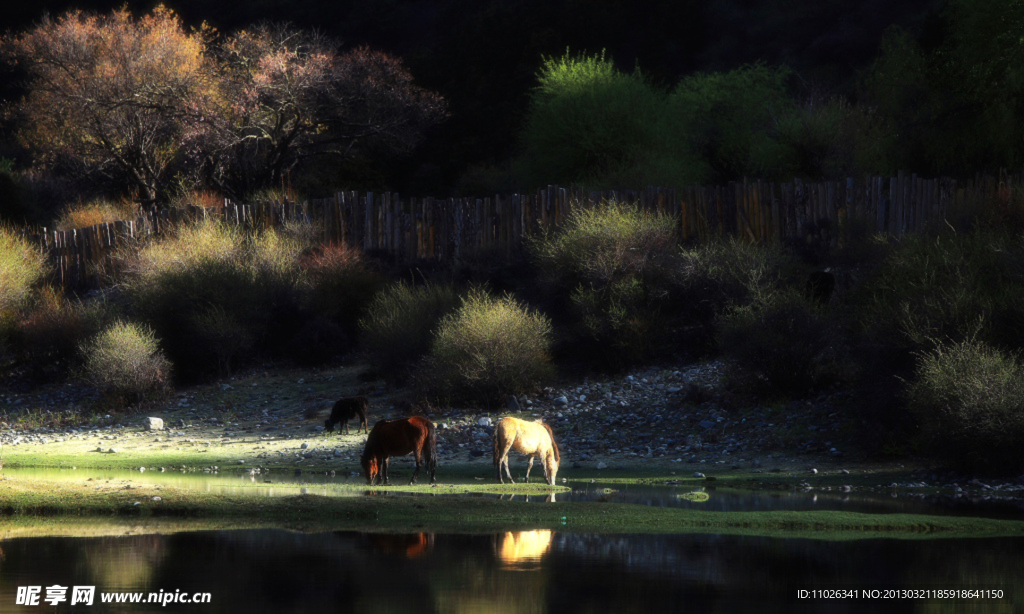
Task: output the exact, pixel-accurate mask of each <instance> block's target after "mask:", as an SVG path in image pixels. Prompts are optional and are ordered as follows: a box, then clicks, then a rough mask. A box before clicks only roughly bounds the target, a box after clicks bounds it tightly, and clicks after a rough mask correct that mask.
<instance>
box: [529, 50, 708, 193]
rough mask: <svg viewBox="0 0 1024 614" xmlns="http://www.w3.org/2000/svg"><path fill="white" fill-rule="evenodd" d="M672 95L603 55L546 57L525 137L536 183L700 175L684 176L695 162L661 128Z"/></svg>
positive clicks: (661, 180)
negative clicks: (677, 154)
mask: <svg viewBox="0 0 1024 614" xmlns="http://www.w3.org/2000/svg"><path fill="white" fill-rule="evenodd" d="M665 98H666V95H665V93H664V92H661V91H659V90H658V89H656V88H655V87H654V86H652V85H651V84H650V83H648V82H647V80H646V79H644V77H643V76H642V75H641V74H640V72H639V71H635V72H633V73H630V74H626V73H622V72H619V71H618V70H616V68H615V66H614V65H613V64H612V62H611V60H610V59H607V58H605V56H604V54H601V55H598V56H594V57H587V56H578V57H574V56H571V55H569V54H568V53H567V54H566V55H565V56H563V57H560V58H548V59H546V60H545V61H544V64H543V66H542V67H541V70H540V74H539V83H538V85H537V87H536V88H535V89H534V90H533V92H532V93H531V97H530V103H531V104H530V110H529V113H528V115H527V120H526V128H525V131H524V137H523V141H524V149H525V150H526V153H525V155H524V156H523V160H524V165H525V166H526V167H527V173H528V175H529V176H530V178H531V179H532V180H533V182H534V185H536V184H538V183H540V184H543V183H551V182H557V183H566V184H567V183H587V184H589V185H595V186H610V187H614V186H621V185H630V186H635V185H645V184H648V183H657V184H659V185H665V184H668V183H673V184H674V183H682V182H686V181H693V180H696V179H697V177H694V176H688V175H685V172H686V171H687V169H689V168H691V167H692V165H691V164H687V163H685V162H684V161H682V160H676V159H671V157H672V154H673V153H674V151H673V149H672V147H671V142H670V141H669V140H668V139H666V138H665V132H664V130H663V129H662V126H661V122H662V118H663V116H664V110H665V109H664V106H665ZM680 174H682V176H681V177H679V178H678V179H677V180H676V179H675V178H674V177H675V176H677V175H680Z"/></svg>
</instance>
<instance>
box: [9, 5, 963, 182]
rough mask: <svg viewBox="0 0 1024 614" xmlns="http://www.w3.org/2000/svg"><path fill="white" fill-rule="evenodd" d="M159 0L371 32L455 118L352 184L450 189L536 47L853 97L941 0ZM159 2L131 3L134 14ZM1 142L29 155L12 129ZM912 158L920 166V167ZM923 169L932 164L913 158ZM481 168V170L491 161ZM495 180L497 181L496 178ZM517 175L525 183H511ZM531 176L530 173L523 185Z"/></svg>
mask: <svg viewBox="0 0 1024 614" xmlns="http://www.w3.org/2000/svg"><path fill="white" fill-rule="evenodd" d="M165 4H166V5H167V6H168V7H170V8H172V9H173V10H175V11H176V12H178V13H179V14H180V15H181V16H182V17H183V18H184V20H185V22H186V24H187V25H190V26H198V25H199V24H201V23H202V22H203V21H206V22H208V23H209V24H211V25H212V26H214V27H216V28H217V29H218V30H220V31H223V32H231V31H234V30H237V29H240V28H243V27H248V26H251V25H252V24H254V23H259V22H261V21H272V22H290V23H292V24H294V25H295V26H297V27H299V28H303V29H316V30H319V31H320V32H322V33H324V34H326V35H329V36H331V37H334V38H336V39H338V40H340V41H341V42H342V44H343V45H344V47H346V48H354V47H357V46H360V45H369V46H370V47H372V48H373V49H377V50H381V51H385V52H387V53H389V54H392V55H395V56H398V57H400V58H401V59H402V60H403V61H404V62H405V65H406V66H407V67H408V68H409V70H410V72H411V73H412V74H413V76H414V78H415V79H416V82H417V83H418V84H419V85H421V86H423V87H425V88H427V89H430V90H433V91H436V92H438V93H440V94H441V95H442V96H444V98H445V99H447V101H448V104H449V111H450V117H449V118H448V119H447V120H446V121H445V122H443V123H442V124H441V125H439V126H436V127H435V128H433V129H432V132H431V133H430V134H428V135H427V139H426V140H425V142H424V143H423V145H422V146H421V147H419V148H418V149H417V151H416V152H414V153H413V154H412V155H409V156H405V157H403V158H401V159H397V160H389V161H388V164H386V165H369V166H368V167H364V168H362V169H360V170H359V171H358V172H355V173H354V178H353V179H351V181H353V182H358V183H359V185H352V186H338V187H358V188H362V189H367V188H377V189H382V188H388V189H394V190H399V191H402V192H405V193H416V194H435V195H446V194H452V193H457V192H459V191H460V190H461V191H466V190H469V191H476V190H478V189H483V188H488V187H501V186H500V185H498V186H489V185H486V184H487V183H488V182H487V181H486V180H485V181H483V184H484V185H481V181H472V180H470V181H468V182H467V181H465V178H466V177H467V171H469V174H470V176H478V175H479V173H474V169H481V168H483V169H487V168H489V167H501V165H503V164H505V163H507V162H508V161H509V160H511V159H513V158H514V157H515V156H516V155H517V154H518V153H520V144H521V138H520V131H521V130H522V128H523V124H524V119H525V115H526V113H527V111H528V108H529V104H530V93H531V89H532V88H533V87H534V86H535V85H536V82H537V73H538V70H539V69H540V67H541V62H542V58H544V57H554V56H561V55H563V54H565V53H566V51H567V50H571V52H572V53H574V54H576V53H580V54H588V55H590V54H597V53H600V52H601V51H602V50H605V53H606V57H607V58H608V59H609V60H611V61H612V62H613V63H614V65H615V66H616V67H617V68H618V69H619V70H621V71H623V72H631V71H633V69H634V68H636V67H639V68H640V69H641V70H642V72H643V75H644V77H645V79H647V80H648V81H649V82H650V83H651V84H652V85H655V86H657V87H663V88H669V87H671V86H672V85H673V84H675V83H677V82H679V81H680V79H682V78H684V77H686V76H687V75H690V74H693V73H696V72H715V71H728V70H731V69H734V68H736V67H738V66H742V65H746V64H751V63H755V62H762V63H764V64H766V65H768V66H778V65H786V66H788V67H790V68H791V69H792V70H793V76H792V78H791V83H789V87H790V89H791V90H792V91H793V94H794V95H796V96H804V97H808V96H818V97H822V96H846V97H851V98H853V97H856V95H857V83H858V76H859V75H860V74H861V72H862V71H863V70H864V69H865V68H866V67H868V66H870V65H871V63H872V62H873V60H874V59H875V58H876V57H877V56H878V53H879V46H880V43H881V41H882V40H883V37H884V35H885V33H886V31H887V29H889V28H890V27H891V26H893V25H896V26H898V27H899V28H901V29H903V30H905V31H907V32H910V33H911V36H912V37H913V38H914V39H915V40H921V41H924V43H923V44H925V45H931V46H935V45H936V44H938V42H940V41H941V39H942V37H943V35H942V33H941V30H942V19H941V18H940V17H941V14H942V8H943V3H941V2H938V1H936V0H931V1H891V0H886V1H883V0H869V1H866V2H848V1H840V0H825V1H821V2H794V1H792V0H772V1H767V2H749V1H736V0H712V1H704V0H700V1H698V0H663V1H652V2H625V1H616V0H586V1H584V0H379V1H374V2H363V1H358V2H357V1H351V0H340V1H337V2H320V1H315V0H292V1H289V2H274V1H268V0H262V1H260V0H257V1H253V2H245V3H241V2H206V1H203V0H171V1H169V2H165ZM122 5H123V4H122V2H120V0H117V1H114V2H111V1H86V0H78V1H75V2H68V1H64V0H43V1H40V2H31V3H3V6H2V7H0V23H2V24H3V27H4V29H6V30H8V31H19V30H24V29H26V28H28V27H31V26H32V25H33V24H35V23H36V22H38V20H39V19H40V18H41V17H42V15H43V14H44V13H46V12H48V13H50V14H51V15H55V16H56V15H58V14H60V13H62V12H64V11H65V10H68V9H70V8H80V9H84V10H90V11H96V12H108V11H110V10H111V9H114V8H118V7H120V6H122ZM155 5H156V3H154V2H128V3H127V7H128V8H129V9H130V10H132V11H133V12H134V13H136V14H140V13H143V12H145V11H148V10H150V9H152V8H153V7H154V6H155ZM0 83H2V91H0V93H2V95H3V98H5V99H12V98H17V96H18V95H19V93H20V92H19V87H18V84H19V78H18V75H17V74H16V73H13V72H6V73H5V74H3V76H2V81H0ZM2 138H3V145H2V146H0V155H2V156H4V157H7V158H9V159H15V160H17V161H18V163H19V164H20V165H25V164H28V163H29V162H30V160H29V159H28V153H27V152H24V151H20V150H19V149H18V147H17V146H16V144H15V143H14V140H13V138H12V137H11V130H9V129H8V130H6V131H5V132H4V134H3V137H2ZM915 170H916V169H915ZM920 170H926V169H920ZM485 175H486V173H485ZM497 183H499V184H500V183H501V182H500V181H499V182H497ZM516 187H519V186H516ZM522 187H525V186H522Z"/></svg>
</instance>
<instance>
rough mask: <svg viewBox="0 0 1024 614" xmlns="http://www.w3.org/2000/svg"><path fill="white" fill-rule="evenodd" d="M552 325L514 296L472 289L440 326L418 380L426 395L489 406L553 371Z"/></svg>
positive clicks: (528, 386)
mask: <svg viewBox="0 0 1024 614" xmlns="http://www.w3.org/2000/svg"><path fill="white" fill-rule="evenodd" d="M550 336H551V323H550V322H549V321H548V319H547V318H546V317H544V316H543V315H541V314H538V313H536V312H532V311H530V310H529V309H527V308H526V307H525V306H523V305H522V304H520V303H519V302H518V301H516V300H515V299H514V298H512V297H510V296H504V297H501V298H494V297H491V296H488V295H487V294H486V293H484V292H483V291H481V290H474V291H472V292H470V293H469V294H468V295H467V296H466V297H465V298H464V299H463V300H462V305H461V306H460V307H459V309H458V310H457V311H456V312H454V313H452V314H449V315H448V316H446V317H445V318H444V319H443V320H442V321H441V324H440V326H439V327H438V330H437V333H436V335H435V337H434V344H433V347H432V348H431V351H430V354H429V355H428V356H427V357H426V358H425V359H424V362H423V364H422V366H421V368H420V370H419V372H418V376H417V379H418V381H419V383H420V385H421V387H423V388H424V389H425V390H426V391H427V392H428V393H430V394H432V395H434V396H436V397H440V398H444V399H448V400H460V401H478V402H483V403H487V404H491V403H496V402H500V401H501V399H503V398H504V395H507V394H519V393H522V392H525V391H527V390H530V389H532V388H534V387H536V386H537V384H538V383H540V382H541V381H543V380H544V379H545V378H547V377H550V376H551V375H552V366H551V362H550V358H549V356H548V350H549V346H550V343H551V340H550Z"/></svg>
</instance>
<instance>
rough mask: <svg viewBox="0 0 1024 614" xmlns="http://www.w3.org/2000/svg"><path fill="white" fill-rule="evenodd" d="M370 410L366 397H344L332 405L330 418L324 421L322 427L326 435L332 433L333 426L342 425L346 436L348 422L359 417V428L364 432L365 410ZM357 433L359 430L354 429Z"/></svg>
mask: <svg viewBox="0 0 1024 614" xmlns="http://www.w3.org/2000/svg"><path fill="white" fill-rule="evenodd" d="M369 408H370V402H369V401H368V400H367V399H366V397H345V398H344V399H341V400H339V401H338V402H337V403H335V404H334V408H333V409H331V417H330V418H328V419H327V420H324V426H325V427H327V432H328V433H333V432H334V425H335V424H337V423H339V422H340V423H342V424H344V425H345V434H346V435H348V434H349V433H348V421H349V420H351V419H352V418H355V417H356V416H359V426H361V427H363V432H366V410H368V409H369ZM356 432H357V433H358V432H359V428H358V427H357V428H356Z"/></svg>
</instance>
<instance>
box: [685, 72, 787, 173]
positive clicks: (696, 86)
mask: <svg viewBox="0 0 1024 614" xmlns="http://www.w3.org/2000/svg"><path fill="white" fill-rule="evenodd" d="M790 75H791V72H790V71H789V70H788V69H786V68H771V67H768V66H765V65H762V64H755V65H752V66H745V67H742V68H737V69H735V70H731V71H729V72H724V73H723V72H719V73H698V74H695V75H691V76H689V77H686V78H685V79H683V80H682V81H680V82H679V84H678V85H676V87H675V89H674V90H673V92H672V94H671V96H670V97H669V100H668V104H667V109H668V110H667V112H666V116H667V117H670V118H671V120H672V121H671V122H668V124H667V125H666V132H667V133H668V135H670V138H671V139H672V141H673V143H675V147H676V148H679V149H682V150H683V151H684V152H685V155H686V156H687V157H688V158H689V159H691V160H695V161H696V163H695V164H694V170H693V171H692V172H694V173H695V174H696V175H697V176H696V178H695V180H696V181H699V182H710V183H721V182H725V181H732V180H735V179H738V178H740V177H743V176H758V177H772V176H777V175H779V174H780V172H784V171H788V170H790V169H789V168H782V167H780V165H779V164H780V161H783V160H786V159H787V158H788V155H787V154H788V151H787V148H786V147H785V145H784V144H783V143H781V142H780V141H779V139H778V138H777V134H776V129H777V122H778V120H779V118H782V117H787V116H789V115H791V114H792V113H793V112H794V111H795V108H796V107H795V104H794V101H793V99H792V98H791V97H790V96H789V94H788V93H787V91H786V81H787V80H788V79H789V78H790Z"/></svg>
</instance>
